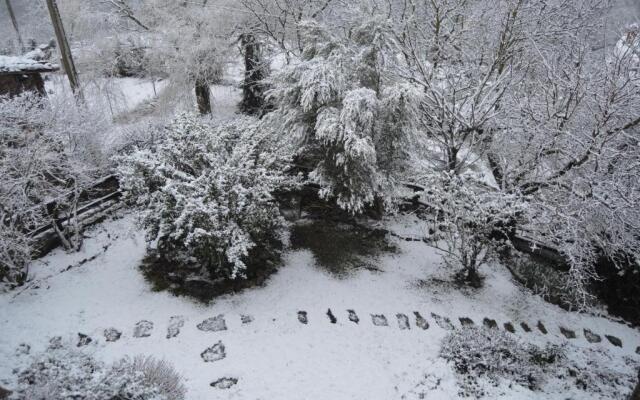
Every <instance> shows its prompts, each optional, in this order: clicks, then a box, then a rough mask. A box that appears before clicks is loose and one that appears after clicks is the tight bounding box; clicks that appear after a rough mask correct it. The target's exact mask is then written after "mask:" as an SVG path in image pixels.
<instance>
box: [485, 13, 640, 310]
mask: <svg viewBox="0 0 640 400" xmlns="http://www.w3.org/2000/svg"><path fill="white" fill-rule="evenodd" d="M596 26H597V25H596ZM587 27H588V28H589V30H590V29H592V28H591V27H589V26H588V25H587ZM578 32H581V33H580V34H576V33H575V32H573V33H572V34H567V35H566V36H565V37H556V39H555V40H554V41H553V42H552V43H549V42H545V41H541V43H532V48H531V49H530V51H532V52H534V53H535V54H536V55H537V57H536V58H535V59H533V61H532V62H531V63H530V65H529V69H528V71H527V75H526V76H525V78H526V79H524V80H523V81H522V83H521V84H520V85H518V87H517V91H513V92H512V93H510V94H509V95H508V96H505V100H504V107H507V108H508V109H509V110H511V112H510V113H508V114H504V115H503V118H500V119H499V120H498V121H497V126H498V129H497V131H496V132H497V133H496V134H495V136H494V137H493V140H492V142H491V146H490V147H489V149H488V157H489V159H490V161H491V170H492V171H493V175H494V177H495V179H496V182H497V184H498V186H500V187H501V189H502V190H503V191H507V192H520V193H523V194H525V195H527V196H528V198H529V199H530V202H529V203H530V207H529V208H528V210H527V212H528V214H529V215H530V218H529V219H530V221H532V224H530V225H529V226H528V228H529V229H530V230H531V231H532V232H533V234H534V235H540V237H541V238H542V239H543V240H544V241H546V242H548V243H552V244H554V245H555V246H556V247H557V248H558V249H559V250H560V251H561V252H562V253H563V254H564V255H565V256H566V257H567V258H568V260H569V263H570V265H571V270H570V277H571V279H570V282H572V286H573V287H572V288H571V289H573V290H577V291H578V292H579V294H581V295H582V298H583V299H584V303H587V302H588V299H589V297H590V296H589V291H588V290H587V286H588V284H589V283H590V282H591V281H592V280H593V279H594V278H595V277H596V276H595V264H596V263H597V262H598V261H599V259H600V258H601V257H605V258H608V259H610V260H612V261H614V263H615V264H618V265H619V266H626V267H627V268H626V269H629V267H630V268H631V271H627V272H633V271H632V270H637V268H638V267H637V260H638V254H640V241H639V239H640V238H639V237H638V234H637V232H638V227H640V214H638V207H637V204H639V201H640V185H639V181H638V172H639V171H638V168H639V166H640V164H638V160H639V159H640V153H638V134H639V132H640V117H639V115H638V111H637V110H638V109H640V90H638V88H639V87H640V86H639V85H640V75H638V72H637V68H638V67H637V65H638V64H637V63H636V59H635V56H634V54H633V52H632V51H621V50H622V49H624V48H625V46H624V44H623V43H627V40H628V36H625V37H624V38H622V39H621V43H620V44H618V46H616V48H615V49H613V50H612V49H605V54H602V53H600V52H594V51H593V50H592V46H591V40H590V37H589V35H588V33H589V31H588V30H586V32H585V30H579V31H578ZM572 297H574V298H575V297H576V296H575V295H573V296H572Z"/></svg>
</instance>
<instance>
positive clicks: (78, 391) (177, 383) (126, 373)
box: [11, 347, 186, 400]
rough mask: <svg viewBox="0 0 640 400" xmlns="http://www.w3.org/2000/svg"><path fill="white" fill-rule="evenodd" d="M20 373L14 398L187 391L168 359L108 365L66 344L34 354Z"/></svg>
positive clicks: (173, 398)
mask: <svg viewBox="0 0 640 400" xmlns="http://www.w3.org/2000/svg"><path fill="white" fill-rule="evenodd" d="M17 377H18V387H17V389H16V390H15V392H14V394H13V395H12V397H11V398H12V399H14V400H72V399H73V400H79V399H82V400H105V399H121V400H181V399H184V397H185V393H186V388H185V386H184V384H183V383H182V377H181V376H180V375H178V373H177V372H176V371H175V370H174V369H173V367H172V366H171V365H169V364H167V362H165V361H158V360H156V359H154V358H152V357H142V356H139V357H136V358H134V359H133V360H132V359H130V358H124V359H121V360H120V361H118V362H116V363H114V364H112V365H110V366H107V365H105V364H104V363H102V362H99V361H97V360H95V359H94V358H93V357H92V356H90V355H88V354H86V353H84V352H82V351H80V350H78V349H73V348H67V347H61V348H58V349H48V350H47V351H45V352H43V353H40V354H37V355H35V356H34V357H33V359H32V360H31V363H30V365H29V366H28V367H26V368H25V369H23V370H21V371H19V372H18V373H17Z"/></svg>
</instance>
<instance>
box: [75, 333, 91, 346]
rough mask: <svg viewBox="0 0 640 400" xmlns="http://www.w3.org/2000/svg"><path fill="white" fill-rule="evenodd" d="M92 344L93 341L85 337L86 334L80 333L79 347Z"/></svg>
mask: <svg viewBox="0 0 640 400" xmlns="http://www.w3.org/2000/svg"><path fill="white" fill-rule="evenodd" d="M91 342H93V339H91V338H90V337H89V336H88V335H85V334H84V333H78V344H77V346H78V347H82V346H86V345H88V344H89V343H91Z"/></svg>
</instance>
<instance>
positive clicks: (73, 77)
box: [47, 0, 84, 101]
mask: <svg viewBox="0 0 640 400" xmlns="http://www.w3.org/2000/svg"><path fill="white" fill-rule="evenodd" d="M47 8H49V14H50V15H51V23H52V24H53V28H54V30H55V32H56V39H57V40H58V48H59V49H60V54H61V56H62V65H63V66H64V70H65V71H66V73H67V77H68V78H69V84H70V85H71V90H73V94H74V95H75V96H76V99H77V100H79V101H84V96H83V95H82V88H81V87H80V82H79V80H78V72H77V71H76V66H75V64H74V63H73V56H72V55H71V48H70V47H69V42H68V41H67V35H66V33H65V31H64V25H63V24H62V18H60V10H59V9H58V4H56V0H47Z"/></svg>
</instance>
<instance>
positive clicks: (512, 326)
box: [16, 309, 640, 390]
mask: <svg viewBox="0 0 640 400" xmlns="http://www.w3.org/2000/svg"><path fill="white" fill-rule="evenodd" d="M345 311H346V313H345V314H342V313H334V311H332V310H331V309H327V312H326V318H327V320H325V321H326V322H328V323H330V324H332V325H335V324H338V323H339V322H340V321H341V318H342V316H343V315H344V316H345V319H344V322H348V323H352V324H356V325H360V318H359V317H358V314H357V313H356V311H355V310H353V309H347V310H345ZM370 315H371V324H372V325H373V326H375V327H381V328H388V329H393V328H392V327H391V326H390V324H389V320H388V319H387V316H385V315H384V314H370ZM410 315H412V316H413V318H410ZM297 318H298V321H299V322H300V323H301V324H302V325H306V326H308V325H309V321H310V318H309V314H308V313H307V311H304V310H300V311H298V312H297ZM324 318H325V317H323V316H321V315H320V316H318V319H317V320H315V319H314V321H315V322H317V323H321V322H322V321H323V320H324ZM395 318H396V321H397V324H398V328H397V329H399V330H400V331H407V330H410V329H411V328H412V325H413V326H414V327H415V328H417V329H419V330H423V331H427V330H429V328H430V326H431V325H430V324H429V321H428V320H427V318H426V317H424V316H423V315H422V314H421V313H420V312H418V311H413V313H412V314H405V313H397V314H395ZM431 318H432V319H433V321H434V322H435V325H436V326H437V327H439V328H440V329H443V330H447V331H451V330H455V329H459V328H465V327H471V326H482V327H484V328H486V329H491V330H499V329H501V328H500V325H499V324H498V322H497V321H496V320H494V319H491V318H488V317H485V318H483V319H482V323H481V324H476V322H474V320H472V319H471V318H469V317H466V316H463V317H459V318H457V320H458V321H459V325H458V326H456V325H454V324H453V323H452V322H451V319H449V318H447V317H444V316H441V315H438V314H435V313H431ZM412 319H413V322H412ZM240 321H241V322H242V324H243V325H246V324H251V323H252V322H254V317H253V316H251V315H240ZM274 321H275V320H274ZM184 326H185V318H184V317H183V316H181V315H175V316H172V317H170V318H169V324H168V327H167V333H166V338H167V339H173V338H175V337H177V336H179V335H180V332H181V329H182V328H184ZM535 327H536V328H537V331H538V332H539V333H538V334H542V335H548V334H549V333H550V330H548V329H547V327H546V326H545V325H544V323H543V322H542V321H537V323H536V325H535ZM196 328H197V329H198V330H200V331H202V332H206V333H211V332H220V331H226V330H227V329H228V328H227V322H226V320H225V316H224V314H219V315H217V316H214V317H210V318H207V319H205V320H203V321H201V322H199V323H197V324H196ZM502 328H503V329H504V330H505V331H506V332H509V333H511V334H535V333H536V332H534V330H533V329H532V328H531V327H530V325H529V324H528V323H527V322H524V321H523V322H520V323H519V324H516V323H513V322H512V321H507V322H504V323H503V324H502ZM551 332H552V333H554V332H555V333H556V334H557V336H561V337H564V338H565V339H566V340H576V339H578V337H579V336H580V335H579V333H578V332H580V331H579V330H575V329H571V328H568V327H566V326H558V327H557V329H556V330H555V331H553V330H552V331H551ZM153 334H154V323H153V322H152V321H147V320H141V321H139V322H137V323H136V324H135V325H134V327H133V334H132V336H133V337H134V338H140V339H143V338H148V337H150V336H152V335H153ZM103 335H104V338H105V341H106V342H107V343H113V342H117V341H118V340H120V339H121V338H122V336H123V333H122V331H120V330H118V329H116V328H114V327H110V328H107V329H105V330H104V331H103ZM582 336H583V337H584V339H585V340H586V341H587V342H588V343H590V344H597V343H608V344H609V345H611V346H615V347H620V348H622V347H623V343H622V340H621V339H620V338H618V337H615V336H612V335H608V334H604V333H603V334H600V333H596V332H593V331H591V330H590V329H586V328H585V329H582ZM603 336H604V338H606V342H604V341H603ZM93 341H94V340H93V339H92V338H91V337H89V336H88V335H86V334H83V333H78V341H77V346H78V347H82V346H87V345H89V344H90V343H92V342H93ZM61 347H62V337H60V336H56V337H53V338H51V339H50V340H49V348H51V349H56V348H61ZM16 351H17V352H21V353H29V351H30V346H29V345H27V344H21V345H20V346H19V348H18V349H17V350H16ZM635 352H636V353H637V354H639V355H640V346H638V347H637V348H636V350H635ZM226 356H227V351H226V348H225V345H224V344H223V343H222V341H218V342H217V343H215V344H213V346H211V347H208V348H206V349H205V350H204V351H203V352H202V353H200V357H201V358H202V360H203V362H205V363H214V362H217V361H220V360H223V359H224V358H226ZM237 383H238V379H237V378H234V377H222V378H220V379H218V380H215V381H213V382H211V384H210V386H211V387H213V388H216V389H219V390H227V389H230V388H232V387H233V386H235V385H237Z"/></svg>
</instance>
